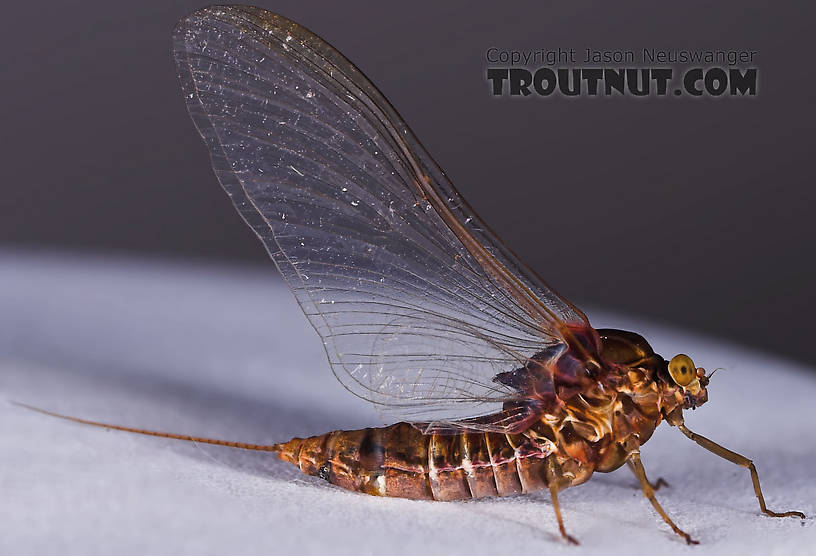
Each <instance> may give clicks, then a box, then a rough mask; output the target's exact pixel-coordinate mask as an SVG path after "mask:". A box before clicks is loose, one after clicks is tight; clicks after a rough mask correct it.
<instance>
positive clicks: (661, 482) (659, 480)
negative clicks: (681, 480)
mask: <svg viewBox="0 0 816 556" xmlns="http://www.w3.org/2000/svg"><path fill="white" fill-rule="evenodd" d="M626 465H628V466H629V469H631V470H632V473H635V474H637V472H636V471H635V467H634V465H635V464H633V463H632V462H631V461H629V460H626ZM649 486H650V487H652V490H653V491H655V492H657V491H658V490H660V487H668V486H669V483H667V482H666V480H665V479H663V477H658V478H657V480H656V481H655V482H651V481H649Z"/></svg>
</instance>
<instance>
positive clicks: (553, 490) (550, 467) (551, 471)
mask: <svg viewBox="0 0 816 556" xmlns="http://www.w3.org/2000/svg"><path fill="white" fill-rule="evenodd" d="M566 482H567V481H566V479H564V476H563V475H562V474H561V469H560V468H559V466H558V463H556V461H555V459H554V458H553V457H552V456H550V457H548V458H547V486H549V488H550V497H551V498H552V504H553V509H554V510H555V519H557V520H558V530H559V531H560V532H561V536H562V537H564V540H566V541H567V542H568V543H570V544H580V543H579V542H578V541H577V540H576V539H575V537H573V536H572V535H569V534H567V530H566V528H564V519H563V518H562V517H561V505H560V504H559V503H558V490H559V489H560V488H561V485H563V484H565V483H566Z"/></svg>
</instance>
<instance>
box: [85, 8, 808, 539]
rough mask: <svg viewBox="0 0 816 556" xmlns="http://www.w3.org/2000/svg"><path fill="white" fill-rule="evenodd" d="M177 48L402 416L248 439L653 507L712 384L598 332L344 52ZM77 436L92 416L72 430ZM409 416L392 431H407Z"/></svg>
mask: <svg viewBox="0 0 816 556" xmlns="http://www.w3.org/2000/svg"><path fill="white" fill-rule="evenodd" d="M173 55H174V58H175V60H176V64H177V67H178V71H179V76H180V80H181V84H182V88H183V91H184V96H185V99H186V102H187V107H188V110H189V112H190V115H191V116H192V118H193V121H194V122H195V124H196V126H197V128H198V130H199V132H200V133H201V136H202V137H203V139H204V141H205V143H206V144H207V146H208V147H209V150H210V155H211V158H212V163H213V168H214V170H215V173H216V176H217V177H218V179H219V181H220V183H221V185H222V186H223V187H224V189H225V190H226V191H227V193H228V194H229V196H230V197H231V198H232V201H233V203H234V204H235V206H236V208H237V209H238V211H239V213H240V214H241V215H242V216H243V218H244V219H245V220H246V222H247V223H248V224H249V225H250V226H251V227H252V229H253V230H254V231H255V233H256V234H257V235H258V237H259V238H260V239H261V241H262V242H263V244H264V245H265V246H266V248H267V250H268V251H269V254H270V256H271V257H272V259H273V261H274V262H275V264H276V265H277V267H278V269H279V270H280V272H281V274H282V275H283V277H284V279H285V280H286V281H287V282H288V284H289V286H290V288H291V289H292V291H293V293H294V294H295V296H296V298H297V300H298V302H299V303H300V305H301V308H302V309H303V311H304V313H305V314H306V316H307V318H308V319H309V320H310V322H311V324H312V325H313V326H314V328H315V330H316V331H317V332H318V333H319V334H320V336H321V338H322V340H323V344H324V346H325V348H326V353H327V355H328V357H329V362H330V364H331V367H332V370H333V371H334V374H335V376H336V377H337V378H338V379H339V380H340V381H341V382H342V383H343V385H344V386H345V387H346V388H347V389H348V390H349V391H350V392H352V393H353V394H356V395H357V396H359V397H361V398H363V399H365V400H368V401H370V402H372V403H374V404H375V405H376V406H377V407H378V408H380V409H381V410H382V411H383V412H384V413H390V414H393V415H395V416H397V417H399V418H400V419H401V420H402V421H404V422H399V423H398V424H396V425H393V426H390V427H386V428H371V429H364V430H359V431H336V432H332V433H328V434H325V435H322V436H317V437H313V438H308V439H297V438H296V439H293V440H291V441H289V442H286V443H282V444H276V445H270V446H257V445H248V444H243V443H239V442H227V441H220V440H212V439H202V438H193V437H190V436H185V435H172V434H166V433H155V432H150V431H143V430H136V429H130V428H127V427H120V426H110V425H104V426H109V427H111V428H117V429H123V430H129V431H133V432H141V433H143V434H152V435H156V436H165V437H172V438H179V439H184V440H195V441H197V442H208V443H211V444H220V445H227V446H233V447H238V448H245V449H251V450H263V451H269V452H274V453H277V454H278V455H279V457H280V458H281V459H284V460H286V461H289V462H291V463H294V464H296V465H297V466H298V467H300V469H301V470H302V471H303V472H305V473H308V474H310V475H316V476H319V477H321V478H323V479H326V480H327V481H329V482H331V483H333V484H336V485H338V486H341V487H344V488H348V489H351V490H356V491H360V492H365V493H368V494H376V495H382V496H400V497H406V498H418V499H435V500H457V499H463V498H471V497H473V498H478V497H483V496H495V495H499V496H504V495H509V494H520V493H527V492H532V491H535V490H541V489H546V490H549V492H550V494H551V496H552V500H553V507H554V510H555V513H556V517H557V519H558V524H559V528H560V530H561V534H562V535H563V536H564V538H566V539H568V540H570V541H574V539H572V537H570V536H569V535H567V533H566V529H565V527H564V523H563V520H562V519H561V513H560V509H559V505H558V492H559V491H560V490H562V489H564V488H566V487H568V486H574V485H578V484H580V483H582V482H584V481H586V480H588V479H589V477H590V476H591V475H592V473H593V472H595V471H599V472H606V471H611V470H613V469H616V468H618V467H620V466H621V465H623V464H624V463H626V464H628V465H629V467H630V468H631V469H632V470H633V472H634V473H635V475H636V477H637V478H638V480H639V481H640V484H641V487H642V490H643V493H644V495H645V496H646V497H647V498H648V499H649V500H650V502H651V503H652V505H653V506H654V508H655V510H656V511H657V512H658V513H659V514H660V515H661V517H662V518H663V519H664V520H665V521H666V523H668V525H669V526H671V527H672V529H673V530H674V531H675V532H676V533H677V534H679V535H681V536H682V537H683V538H685V539H686V541H687V542H689V543H691V542H696V541H693V540H692V538H691V537H690V536H689V535H688V534H687V533H685V532H683V531H682V530H681V529H679V528H678V527H677V526H676V525H675V524H674V523H673V522H672V521H671V519H670V518H669V517H668V516H667V515H666V513H665V512H664V511H663V509H662V508H661V507H660V505H659V503H658V502H657V500H656V498H655V496H654V488H653V487H652V485H651V483H650V482H649V481H648V480H647V478H646V474H645V471H644V469H643V465H642V464H641V461H640V447H641V446H642V445H643V444H644V443H645V442H646V441H647V440H648V439H649V438H650V436H651V435H652V433H653V431H654V430H655V427H657V425H658V424H659V423H660V422H661V421H663V420H665V421H667V422H668V423H669V424H670V425H672V426H676V427H678V428H679V429H680V430H681V431H682V432H683V433H684V434H685V435H686V436H687V437H689V438H690V439H691V440H693V441H695V442H697V443H698V444H699V445H701V446H702V447H704V448H706V449H708V450H710V451H712V452H714V453H715V454H717V455H719V456H721V457H723V458H725V459H727V460H729V461H731V462H733V463H735V464H737V465H741V466H743V467H746V468H748V469H749V471H750V473H751V477H752V480H753V483H754V489H755V492H756V496H757V499H758V500H759V504H760V509H761V510H762V511H763V512H764V513H765V514H767V515H770V516H775V517H780V516H799V517H804V516H803V514H801V513H800V512H794V511H790V512H784V513H775V512H772V511H770V510H768V509H767V508H766V507H765V502H764V499H763V497H762V492H761V490H760V486H759V479H758V476H757V473H756V469H755V468H754V465H753V463H752V462H751V461H750V460H749V459H747V458H745V457H743V456H741V455H739V454H736V453H734V452H731V451H730V450H727V449H726V448H723V447H721V446H719V445H718V444H715V443H714V442H712V441H711V440H709V439H707V438H705V437H703V436H700V435H697V434H696V433H693V432H691V431H690V430H688V429H687V428H686V427H685V425H684V424H683V410H684V409H689V408H692V409H694V408H696V407H698V406H700V405H702V404H703V403H705V402H706V401H707V398H708V393H707V390H706V386H707V385H708V382H709V376H710V375H706V373H705V371H704V370H703V369H701V368H696V367H695V365H694V363H693V362H692V360H691V359H690V358H689V357H688V356H686V355H677V356H675V357H673V358H672V359H671V360H670V361H666V360H664V359H663V358H662V357H661V356H659V355H656V354H655V353H654V352H653V350H652V348H651V347H650V346H649V345H648V343H647V342H646V341H645V340H644V339H643V338H642V337H641V336H639V335H637V334H634V333H631V332H625V331H620V330H595V329H594V328H593V327H592V326H591V325H590V324H589V321H588V319H587V318H586V316H585V315H584V314H583V313H582V312H581V311H580V310H579V309H578V308H576V307H575V306H574V305H572V304H571V303H570V302H569V301H567V300H566V299H564V298H563V297H561V296H559V295H558V294H557V293H556V292H555V291H554V290H553V289H552V288H550V287H549V286H548V285H547V284H545V283H544V282H543V280H541V278H539V277H538V275H536V274H535V272H533V271H532V270H531V269H529V268H528V267H527V266H526V265H524V263H523V262H521V261H520V260H519V259H518V258H517V257H516V256H515V255H514V254H513V253H512V252H511V251H510V250H509V249H508V248H507V247H505V246H504V244H502V242H501V241H500V240H499V239H498V238H497V237H496V236H495V234H493V233H492V232H491V231H490V229H489V228H488V227H487V226H486V225H485V223H484V222H482V220H481V219H480V218H479V217H478V216H477V215H476V214H475V213H474V212H473V210H472V209H471V208H470V207H469V205H468V204H467V203H466V202H465V200H464V199H463V198H462V197H461V196H460V194H459V193H458V192H457V191H456V189H455V188H454V186H453V184H452V183H451V182H450V181H449V180H448V178H447V176H446V175H445V174H444V172H442V170H441V169H440V168H439V166H438V165H437V164H436V163H435V162H434V160H433V159H432V158H431V156H430V155H429V154H428V153H427V152H426V151H425V149H424V148H423V147H422V145H421V144H420V143H419V141H418V140H417V139H416V138H415V137H414V135H413V134H412V133H411V131H410V129H409V128H408V126H407V125H406V124H405V122H404V121H403V120H402V119H401V118H400V116H399V115H398V114H397V112H396V111H395V110H394V109H393V107H392V106H391V105H390V104H389V103H388V101H387V100H386V99H385V98H384V97H383V96H382V94H381V93H380V92H379V91H378V90H377V89H376V88H375V87H374V85H372V84H371V82H370V81H368V79H366V78H365V76H363V75H362V73H361V72H360V71H359V70H358V69H357V68H356V67H355V66H354V65H353V64H351V62H349V61H348V60H346V59H345V58H344V57H343V56H342V55H341V54H340V53H339V52H337V51H336V50H335V49H334V48H332V47H331V46H330V45H328V44H327V43H326V42H324V41H323V40H322V39H320V38H319V37H317V36H316V35H314V34H312V33H311V32H309V31H308V30H306V29H304V28H303V27H301V26H300V25H298V24H296V23H294V22H292V21H289V20H287V19H285V18H283V17H281V16H278V15H275V14H272V13H270V12H266V11H264V10H260V9H258V8H251V7H239V6H228V7H217V6H216V7H210V8H205V9H203V10H201V11H199V12H196V13H194V14H192V15H191V16H189V17H187V18H185V19H184V20H182V21H181V22H180V23H179V25H178V26H177V28H176V30H175V32H174V35H173ZM73 420H75V421H80V422H83V423H90V424H97V425H98V424H99V423H94V422H90V421H85V420H81V419H73ZM395 420H396V419H395Z"/></svg>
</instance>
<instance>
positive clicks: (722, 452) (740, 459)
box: [677, 423, 805, 519]
mask: <svg viewBox="0 0 816 556" xmlns="http://www.w3.org/2000/svg"><path fill="white" fill-rule="evenodd" d="M677 428H679V429H680V431H681V432H682V433H683V434H685V435H686V436H687V437H689V438H690V439H691V440H693V441H694V442H696V443H697V444H699V445H700V446H702V447H703V448H705V449H706V450H708V451H709V452H712V453H714V454H716V455H718V456H720V457H721V458H723V459H727V460H728V461H730V462H731V463H736V464H737V465H739V466H741V467H745V468H747V469H748V471H750V472H751V481H752V482H753V483H754V492H755V493H756V497H757V500H759V509H760V510H762V513H764V514H765V515H769V516H771V517H789V516H790V517H801V518H802V519H804V518H805V514H803V513H802V512H794V511H790V512H781V513H780V512H774V511H771V510H769V509H768V508H767V507H766V506H765V497H763V496H762V488H760V486H759V475H757V470H756V467H755V466H754V462H752V461H751V460H749V459H748V458H746V457H745V456H742V455H740V454H738V453H736V452H732V451H731V450H729V449H728V448H725V447H723V446H720V445H719V444H717V443H716V442H713V441H712V440H709V439H708V438H706V437H705V436H702V435H700V434H697V433H696V432H691V431H690V430H689V429H688V428H686V425H684V424H683V423H678V425H677Z"/></svg>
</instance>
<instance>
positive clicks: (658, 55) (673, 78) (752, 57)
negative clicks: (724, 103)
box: [485, 47, 759, 97]
mask: <svg viewBox="0 0 816 556" xmlns="http://www.w3.org/2000/svg"><path fill="white" fill-rule="evenodd" d="M485 58H486V59H487V62H488V64H490V65H489V66H488V67H487V74H486V75H487V81H488V83H489V84H490V92H491V94H493V95H494V96H510V97H526V96H530V95H536V96H542V97H547V96H551V95H562V96H568V97H577V96H590V97H593V96H633V97H649V96H653V97H665V96H677V97H680V96H690V97H702V96H709V97H721V96H731V97H745V96H749V97H750V96H755V95H756V94H757V82H758V78H759V73H758V72H759V70H758V69H757V68H756V67H754V66H755V64H756V58H757V51H755V50H662V49H655V48H644V49H642V50H640V51H635V50H593V49H590V48H585V49H584V50H583V52H581V56H579V55H578V54H577V52H576V49H574V48H569V49H563V48H558V49H551V50H548V49H539V50H503V49H501V48H496V47H491V48H488V49H487V51H486V52H485ZM579 58H580V61H579ZM576 64H581V65H580V66H576ZM584 64H586V65H584ZM647 64H654V66H647ZM749 66H751V67H749Z"/></svg>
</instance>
